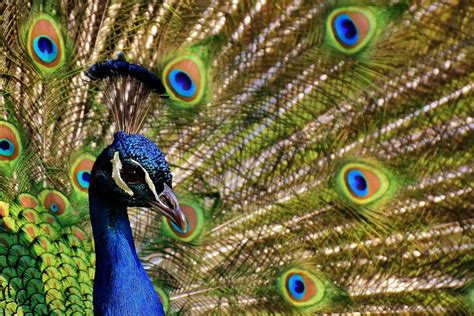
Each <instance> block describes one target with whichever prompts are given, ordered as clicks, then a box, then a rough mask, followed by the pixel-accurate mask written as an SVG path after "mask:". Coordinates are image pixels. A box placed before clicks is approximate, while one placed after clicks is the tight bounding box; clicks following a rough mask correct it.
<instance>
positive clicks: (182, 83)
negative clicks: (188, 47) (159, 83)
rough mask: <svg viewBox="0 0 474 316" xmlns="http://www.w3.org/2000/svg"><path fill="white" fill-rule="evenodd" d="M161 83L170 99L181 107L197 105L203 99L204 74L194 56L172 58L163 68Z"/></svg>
mask: <svg viewBox="0 0 474 316" xmlns="http://www.w3.org/2000/svg"><path fill="white" fill-rule="evenodd" d="M163 74H164V76H163V82H164V84H165V88H166V91H167V92H168V94H169V95H170V98H171V99H172V100H174V101H176V102H178V103H177V104H179V106H182V107H188V106H193V105H196V104H198V103H199V102H200V101H201V100H202V99H203V97H204V94H205V86H206V75H205V74H206V72H205V68H204V65H203V62H202V61H201V59H200V58H199V57H198V56H197V55H194V54H185V55H183V56H180V57H177V58H174V59H173V60H171V61H170V62H169V63H168V64H167V65H166V67H165V69H164V72H163Z"/></svg>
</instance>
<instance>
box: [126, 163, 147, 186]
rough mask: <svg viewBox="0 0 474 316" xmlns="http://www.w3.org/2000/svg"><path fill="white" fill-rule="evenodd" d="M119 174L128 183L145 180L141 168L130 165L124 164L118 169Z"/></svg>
mask: <svg viewBox="0 0 474 316" xmlns="http://www.w3.org/2000/svg"><path fill="white" fill-rule="evenodd" d="M120 176H121V177H122V179H123V180H124V181H125V182H127V183H128V184H138V183H144V182H145V174H144V173H143V170H141V169H139V168H135V167H131V166H124V167H123V168H122V170H121V171H120Z"/></svg>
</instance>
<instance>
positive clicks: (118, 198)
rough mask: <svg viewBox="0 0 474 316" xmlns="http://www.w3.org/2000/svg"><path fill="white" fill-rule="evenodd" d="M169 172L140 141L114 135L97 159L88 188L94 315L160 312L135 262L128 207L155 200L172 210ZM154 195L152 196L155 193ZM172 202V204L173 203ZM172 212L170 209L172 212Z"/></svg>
mask: <svg viewBox="0 0 474 316" xmlns="http://www.w3.org/2000/svg"><path fill="white" fill-rule="evenodd" d="M171 180H172V177H171V172H170V169H169V167H168V164H167V163H166V161H165V156H164V154H163V153H162V152H161V151H160V149H159V148H158V147H156V146H155V145H154V144H153V142H151V141H150V140H148V139H147V138H145V137H144V136H142V135H128V134H126V133H124V132H118V133H116V134H115V138H114V141H113V143H112V144H111V145H110V146H109V147H107V148H106V149H105V150H104V151H103V152H102V153H101V154H100V155H99V157H98V158H97V161H96V163H95V164H94V168H93V170H92V177H91V181H90V187H89V203H90V211H91V222H92V228H93V232H94V240H95V245H96V274H95V280H94V312H95V313H96V314H97V315H162V314H163V308H162V305H161V302H160V300H159V297H158V295H157V294H156V292H155V290H154V287H153V285H152V283H151V281H150V280H149V278H148V276H147V274H146V272H145V270H144V269H143V266H142V265H141V263H140V260H139V258H138V256H137V253H136V250H135V246H134V243H133V239H132V232H131V229H130V223H129V220H128V215H127V207H128V206H142V207H146V206H150V204H149V203H150V202H153V201H155V202H156V200H158V196H159V198H160V199H161V198H162V196H163V195H164V197H165V204H166V203H168V204H167V206H170V208H169V209H168V210H165V215H167V214H166V211H168V212H172V211H173V210H174V211H176V210H178V211H179V206H178V205H177V204H175V205H173V203H172V202H170V201H172V200H173V198H174V196H173V195H166V192H168V191H167V190H166V188H167V187H171ZM160 192H161V194H160V195H158V193H160ZM174 199H175V198H174ZM173 207H174V208H173Z"/></svg>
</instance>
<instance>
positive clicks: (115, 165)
mask: <svg viewBox="0 0 474 316" xmlns="http://www.w3.org/2000/svg"><path fill="white" fill-rule="evenodd" d="M110 162H111V163H112V179H114V181H115V184H116V185H117V186H118V187H119V188H121V189H122V190H124V191H125V192H126V193H127V194H128V195H130V196H133V191H132V189H130V187H129V186H128V185H127V184H126V183H125V181H123V179H122V176H121V175H120V171H121V170H122V161H120V156H119V153H118V151H116V152H115V153H114V158H112V160H111V161H110Z"/></svg>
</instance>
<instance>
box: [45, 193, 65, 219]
mask: <svg viewBox="0 0 474 316" xmlns="http://www.w3.org/2000/svg"><path fill="white" fill-rule="evenodd" d="M41 200H42V202H43V206H44V208H46V210H48V211H49V212H50V213H52V214H54V215H58V216H60V215H62V214H63V213H64V211H65V210H66V207H67V204H68V201H67V199H66V197H65V196H64V195H62V194H61V193H59V192H58V191H54V190H45V191H43V192H42V194H41Z"/></svg>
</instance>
